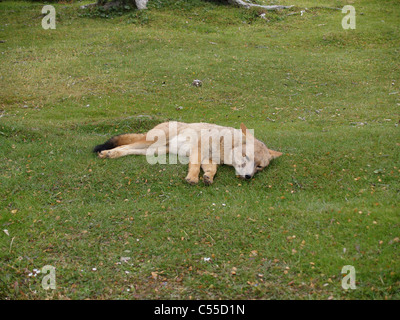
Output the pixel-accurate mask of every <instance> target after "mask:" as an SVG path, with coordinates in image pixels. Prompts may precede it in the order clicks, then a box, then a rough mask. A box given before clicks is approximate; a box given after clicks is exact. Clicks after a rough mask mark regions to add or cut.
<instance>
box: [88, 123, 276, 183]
mask: <svg viewBox="0 0 400 320" xmlns="http://www.w3.org/2000/svg"><path fill="white" fill-rule="evenodd" d="M93 152H95V153H97V154H98V156H99V157H100V158H119V157H122V156H126V155H130V154H136V155H145V156H146V157H147V159H148V162H149V163H155V162H154V161H158V162H160V163H166V156H165V155H166V154H170V155H176V156H177V157H179V160H180V161H181V162H183V163H185V159H186V163H188V164H189V172H188V175H187V176H186V181H187V182H188V183H189V184H191V185H194V184H197V183H198V182H199V174H200V168H201V169H202V170H203V172H204V175H203V182H204V183H205V184H206V185H210V184H212V183H213V181H214V176H215V174H216V172H217V166H218V165H222V164H226V165H230V166H233V167H234V168H235V171H236V175H237V176H239V177H240V178H242V179H251V178H252V177H253V176H254V174H255V173H257V172H259V171H261V170H262V169H264V168H265V167H266V166H268V164H269V163H270V161H271V160H272V159H275V158H277V157H279V156H281V155H282V153H281V152H278V151H274V150H271V149H268V148H267V147H266V146H265V144H264V143H262V142H261V141H259V140H257V139H256V138H255V137H254V135H253V134H252V133H251V132H250V130H248V129H247V128H246V126H245V125H244V124H243V123H242V124H241V125H240V129H235V128H231V127H224V126H219V125H216V124H210V123H183V122H176V121H169V122H164V123H161V124H159V125H157V126H155V127H154V128H153V129H151V130H150V131H148V132H147V133H132V134H121V135H118V136H114V137H112V138H111V139H109V140H108V141H106V142H105V143H104V144H101V145H98V146H96V147H95V148H94V149H93ZM170 160H171V158H170ZM170 163H171V161H170ZM175 163H176V162H175Z"/></svg>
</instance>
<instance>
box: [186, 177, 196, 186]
mask: <svg viewBox="0 0 400 320" xmlns="http://www.w3.org/2000/svg"><path fill="white" fill-rule="evenodd" d="M185 180H186V181H187V183H189V184H190V185H192V186H193V185H195V184H197V183H199V178H191V177H186V179H185Z"/></svg>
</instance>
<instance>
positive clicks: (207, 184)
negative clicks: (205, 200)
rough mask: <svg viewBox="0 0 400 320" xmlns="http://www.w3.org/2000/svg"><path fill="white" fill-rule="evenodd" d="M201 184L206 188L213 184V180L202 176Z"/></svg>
mask: <svg viewBox="0 0 400 320" xmlns="http://www.w3.org/2000/svg"><path fill="white" fill-rule="evenodd" d="M203 182H204V184H205V185H206V186H209V185H210V184H212V183H213V182H214V180H213V178H211V177H209V176H207V175H204V176H203Z"/></svg>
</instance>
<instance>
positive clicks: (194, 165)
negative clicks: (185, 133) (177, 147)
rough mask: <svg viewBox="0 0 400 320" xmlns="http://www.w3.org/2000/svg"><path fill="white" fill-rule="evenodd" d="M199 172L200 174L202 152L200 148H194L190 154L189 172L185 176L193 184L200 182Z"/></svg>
mask: <svg viewBox="0 0 400 320" xmlns="http://www.w3.org/2000/svg"><path fill="white" fill-rule="evenodd" d="M199 174H200V152H199V148H197V147H196V148H193V149H192V150H191V152H190V156H189V172H188V174H187V176H186V178H185V180H186V181H187V182H188V183H189V184H191V185H194V184H197V183H199Z"/></svg>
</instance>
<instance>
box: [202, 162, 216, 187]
mask: <svg viewBox="0 0 400 320" xmlns="http://www.w3.org/2000/svg"><path fill="white" fill-rule="evenodd" d="M201 168H202V169H203V171H204V175H203V182H204V184H205V185H207V186H208V185H210V184H212V183H213V182H214V176H215V174H216V173H217V165H216V164H215V163H212V162H210V163H204V164H202V165H201Z"/></svg>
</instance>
